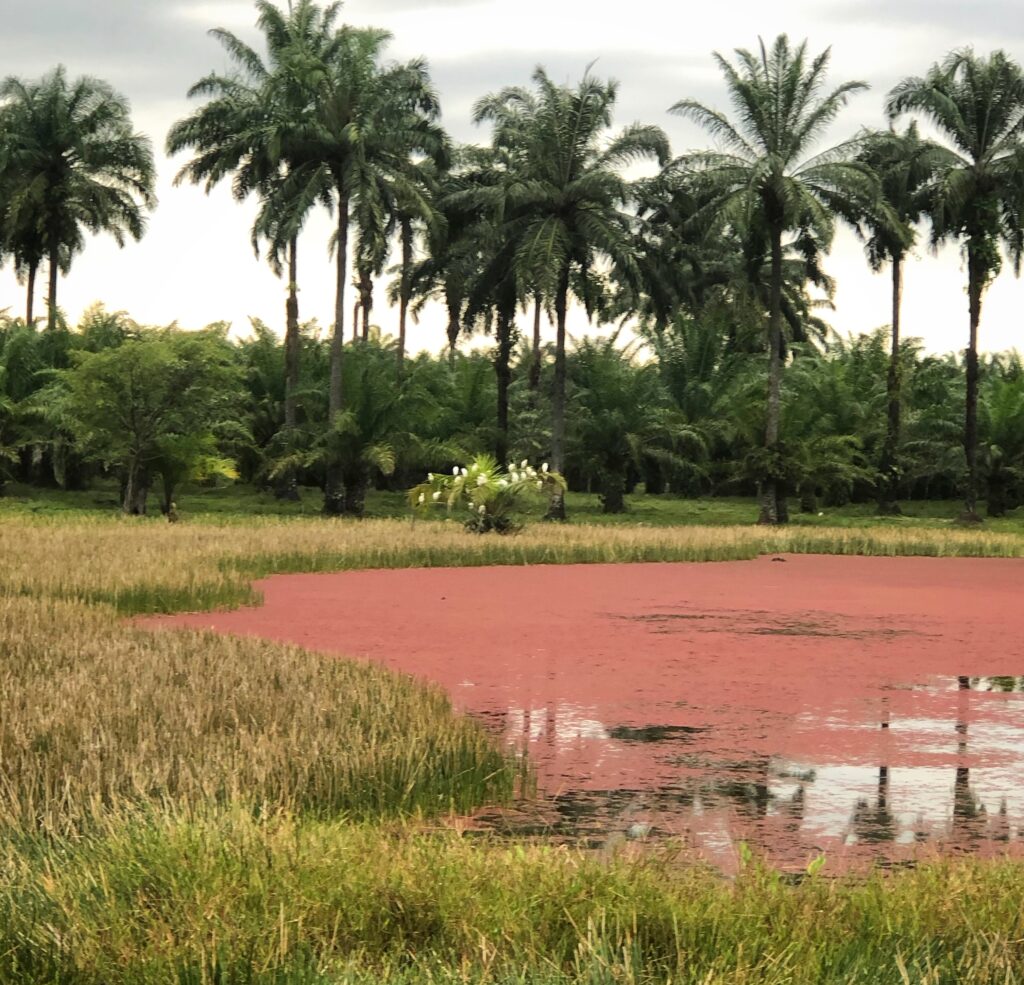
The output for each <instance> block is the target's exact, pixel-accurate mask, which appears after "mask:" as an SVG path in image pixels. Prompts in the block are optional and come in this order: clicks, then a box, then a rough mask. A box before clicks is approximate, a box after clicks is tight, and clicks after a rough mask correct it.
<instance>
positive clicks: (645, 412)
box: [570, 335, 707, 513]
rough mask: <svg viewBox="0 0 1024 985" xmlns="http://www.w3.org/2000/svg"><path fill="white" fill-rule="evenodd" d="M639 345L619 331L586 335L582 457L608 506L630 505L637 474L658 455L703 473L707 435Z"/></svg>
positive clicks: (579, 355) (580, 349)
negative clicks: (642, 359)
mask: <svg viewBox="0 0 1024 985" xmlns="http://www.w3.org/2000/svg"><path fill="white" fill-rule="evenodd" d="M635 354H636V346H635V345H634V346H627V347H626V348H624V349H620V348H618V346H617V338H616V335H612V336H611V337H610V338H608V339H602V340H597V341H595V340H593V339H584V340H583V341H582V342H581V343H580V344H579V345H577V346H576V349H575V351H574V352H573V353H572V355H571V357H570V358H571V361H572V364H573V384H574V386H573V406H574V408H575V409H576V413H575V414H574V415H573V422H572V430H573V432H574V433H573V437H574V439H575V440H574V441H573V448H574V455H572V456H571V458H575V459H576V462H575V463H574V464H576V465H577V467H578V468H579V469H580V471H581V472H584V473H586V474H588V475H590V476H592V477H593V478H594V480H595V482H596V485H597V487H598V491H599V496H600V500H601V506H602V510H603V512H605V513H622V512H624V511H625V509H626V501H625V493H626V489H627V486H628V479H629V474H630V473H631V472H632V473H634V474H635V473H639V472H641V471H642V470H643V469H644V467H645V465H647V464H648V462H649V460H650V459H654V460H656V461H657V462H659V463H660V464H662V465H663V466H665V467H666V468H667V469H669V470H671V471H676V472H682V471H684V470H685V471H690V472H695V473H700V474H703V471H704V470H703V468H702V467H701V464H700V463H701V461H702V460H703V459H704V457H705V455H706V453H707V443H706V440H705V435H704V434H703V433H702V432H701V430H700V429H699V428H694V427H691V426H690V425H689V424H688V422H686V421H685V420H684V418H683V416H682V415H681V414H680V413H679V411H677V410H676V409H675V408H674V407H673V406H672V401H671V399H670V397H669V394H668V392H667V390H666V389H665V386H664V385H663V383H662V379H661V374H660V373H659V370H658V367H657V366H656V365H654V364H653V363H647V364H644V365H637V364H636V362H635Z"/></svg>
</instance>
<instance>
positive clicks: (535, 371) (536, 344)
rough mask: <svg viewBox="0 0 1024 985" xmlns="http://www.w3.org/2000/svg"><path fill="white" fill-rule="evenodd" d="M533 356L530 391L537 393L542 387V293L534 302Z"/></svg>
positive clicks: (536, 296)
mask: <svg viewBox="0 0 1024 985" xmlns="http://www.w3.org/2000/svg"><path fill="white" fill-rule="evenodd" d="M532 356H533V358H532V359H531V360H530V391H531V392H532V393H536V392H537V390H538V389H539V387H540V294H537V295H535V297H534V302H533V353H532Z"/></svg>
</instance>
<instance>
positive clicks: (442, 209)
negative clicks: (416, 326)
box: [409, 151, 482, 367]
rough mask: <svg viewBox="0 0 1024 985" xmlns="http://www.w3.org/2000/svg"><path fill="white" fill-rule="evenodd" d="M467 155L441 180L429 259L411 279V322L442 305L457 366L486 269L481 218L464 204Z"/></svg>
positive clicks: (416, 267) (429, 238)
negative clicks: (474, 290)
mask: <svg viewBox="0 0 1024 985" xmlns="http://www.w3.org/2000/svg"><path fill="white" fill-rule="evenodd" d="M464 157H465V152H461V151H457V152H456V153H455V155H454V158H455V159H454V161H453V162H452V167H450V168H448V169H445V170H442V171H441V172H440V173H439V174H438V176H437V179H436V188H435V192H434V217H433V221H432V222H431V223H430V224H429V225H428V226H427V230H426V234H427V236H426V239H427V242H426V247H427V248H426V255H425V256H424V257H423V258H422V259H421V260H419V261H418V262H417V263H415V264H414V266H413V269H412V271H411V273H410V276H409V289H410V294H411V301H412V309H411V310H412V316H413V318H414V319H415V318H417V317H418V316H419V314H420V312H421V311H422V310H423V307H424V306H425V305H426V304H427V303H428V302H430V301H434V300H437V301H441V302H442V303H443V304H444V306H445V309H446V311H447V315H448V321H447V326H446V334H447V336H448V362H449V365H450V366H452V367H454V366H455V353H456V346H457V344H458V341H459V336H460V334H461V333H462V331H463V328H464V326H465V318H466V306H467V303H468V301H469V295H470V291H471V285H472V284H473V283H474V281H475V279H476V278H477V277H478V276H479V274H480V270H481V266H482V253H481V249H482V243H481V239H480V231H481V229H480V223H479V217H478V216H477V214H476V213H475V211H474V210H473V209H471V208H467V207H466V205H465V204H464V203H462V204H460V197H461V193H464V192H465V191H466V187H467V172H466V169H465V168H464V167H463V166H462V160H463V158H464Z"/></svg>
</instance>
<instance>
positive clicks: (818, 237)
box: [671, 34, 877, 524]
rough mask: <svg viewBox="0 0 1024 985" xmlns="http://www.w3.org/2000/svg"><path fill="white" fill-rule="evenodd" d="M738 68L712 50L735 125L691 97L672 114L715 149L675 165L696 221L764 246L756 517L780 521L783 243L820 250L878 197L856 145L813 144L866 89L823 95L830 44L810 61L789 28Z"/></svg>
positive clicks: (854, 86)
mask: <svg viewBox="0 0 1024 985" xmlns="http://www.w3.org/2000/svg"><path fill="white" fill-rule="evenodd" d="M736 56H737V62H738V64H737V65H735V66H734V65H733V64H731V63H730V62H728V61H727V60H726V59H725V58H723V57H722V56H721V55H720V54H718V53H716V54H715V59H716V61H717V62H718V66H719V68H720V69H721V70H722V73H723V74H724V76H725V81H726V85H727V87H728V90H729V96H730V99H731V101H732V104H733V108H734V111H735V122H733V121H731V120H730V119H729V118H728V117H726V116H725V115H724V114H723V113H720V112H718V111H716V110H713V109H709V108H708V107H706V106H704V105H702V104H701V103H698V102H695V101H693V100H688V99H687V100H682V101H680V102H678V103H676V104H675V105H674V106H673V107H672V108H671V112H673V113H675V114H677V115H679V116H684V117H687V118H689V119H691V120H694V121H695V122H697V123H699V124H700V125H701V126H703V127H704V128H705V129H706V130H707V131H708V132H709V133H711V134H712V135H713V136H714V137H715V138H716V139H717V140H718V141H719V143H720V145H721V149H719V150H714V151H706V152H699V153H694V154H689V155H686V156H685V157H683V158H681V159H680V162H679V163H680V166H681V167H682V168H683V169H685V170H687V171H689V172H692V173H693V174H694V175H695V176H696V177H698V178H699V184H700V185H701V187H702V190H703V192H704V195H705V196H706V197H705V198H704V201H705V204H704V205H703V208H702V210H701V211H702V213H703V218H704V219H706V220H707V221H709V223H710V224H711V226H712V228H717V229H719V230H726V231H728V230H732V231H737V230H740V231H742V232H743V234H744V235H745V236H747V237H750V238H752V239H753V240H754V241H755V242H756V241H757V240H760V241H761V242H762V243H764V244H765V246H766V250H765V252H766V254H767V255H768V257H769V258H770V263H771V268H770V279H769V285H770V290H769V295H770V296H769V302H768V315H769V319H768V400H767V408H766V415H765V417H766V420H765V442H764V445H765V455H764V459H765V460H764V463H763V474H764V480H763V483H762V495H761V514H760V520H761V522H762V523H770V524H775V523H779V522H780V520H784V518H785V516H786V509H785V503H784V496H785V490H784V487H783V486H782V485H781V481H780V480H781V476H783V475H784V474H785V469H784V463H782V462H781V454H780V442H779V435H780V420H781V409H782V403H781V384H782V368H783V304H782V301H783V282H784V274H783V265H784V256H785V240H786V238H787V236H791V237H795V238H796V239H797V240H798V241H804V242H806V243H807V244H808V245H810V244H812V243H813V244H816V248H817V249H820V250H824V249H825V248H826V247H827V245H828V244H829V242H830V241H831V239H832V235H833V232H834V227H835V217H836V215H839V216H844V217H847V218H849V219H851V220H853V219H854V218H855V216H856V214H857V212H858V211H860V212H861V213H863V207H864V204H865V203H866V202H869V201H872V200H874V199H875V198H877V181H876V180H875V179H874V178H873V177H872V175H871V173H870V171H869V170H868V169H867V168H866V167H864V166H863V165H862V164H860V163H858V162H856V161H854V160H853V155H854V152H855V149H856V143H854V142H850V143H848V144H845V145H843V144H840V145H839V146H837V147H832V148H830V149H828V150H824V151H820V150H816V147H815V145H816V143H817V142H818V141H819V139H820V138H821V136H822V134H823V132H824V130H825V129H826V128H827V127H828V126H829V124H831V123H832V122H833V120H835V118H836V116H837V115H838V114H839V113H840V111H841V110H842V109H843V107H845V105H846V103H847V101H848V99H849V97H850V96H851V95H853V94H855V93H857V92H860V91H862V90H863V89H866V88H867V85H866V84H865V83H863V82H846V83H844V84H843V85H840V86H838V87H837V88H835V89H833V90H832V91H831V92H827V93H824V94H823V88H824V85H825V73H826V70H827V68H828V62H829V56H830V52H829V50H826V51H824V52H822V53H821V54H820V55H818V56H817V57H816V58H813V59H811V58H809V57H808V54H807V44H806V42H804V43H801V44H799V45H797V46H796V47H792V46H791V45H790V43H789V39H788V38H787V37H786V35H784V34H783V35H780V36H779V37H778V38H776V40H775V42H774V44H773V45H772V46H771V48H770V49H769V48H767V47H766V46H765V44H764V42H763V41H762V42H761V44H760V47H759V51H758V52H757V53H756V54H755V53H751V52H749V51H746V50H743V49H739V50H737V51H736Z"/></svg>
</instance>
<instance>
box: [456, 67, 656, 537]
mask: <svg viewBox="0 0 1024 985" xmlns="http://www.w3.org/2000/svg"><path fill="white" fill-rule="evenodd" d="M533 83H534V89H535V91H533V92H530V91H528V90H526V89H522V88H511V89H505V90H502V91H501V92H499V93H497V94H494V95H491V96H488V97H485V98H484V99H483V100H481V101H480V102H479V103H478V104H477V106H476V108H475V111H474V118H475V120H476V122H478V123H480V122H484V121H490V122H491V123H493V125H494V135H493V139H492V142H493V145H494V147H495V148H497V149H502V150H504V151H505V152H506V153H507V155H508V168H507V173H506V175H505V176H504V180H502V181H501V182H499V183H497V184H496V185H495V187H494V188H493V189H491V190H490V192H489V195H488V196H486V197H485V199H482V200H486V199H489V201H490V204H491V205H492V206H493V208H494V210H495V215H497V216H498V217H499V219H500V221H501V224H502V227H503V238H505V239H506V240H507V241H508V242H509V243H512V244H514V246H515V249H514V251H513V268H512V269H513V272H514V274H515V276H516V279H517V281H518V282H519V288H518V290H519V293H520V296H529V297H535V296H536V295H537V294H538V293H539V294H540V295H541V296H542V297H545V298H550V300H551V305H552V307H553V309H554V312H555V366H554V393H553V399H552V440H551V461H552V468H553V469H554V470H555V471H557V472H561V471H562V470H563V469H564V467H565V431H566V421H565V412H566V317H567V312H568V306H569V298H570V295H575V297H576V298H577V299H578V300H579V301H581V302H582V304H583V306H584V308H585V309H586V311H587V314H588V316H591V315H592V314H593V313H594V311H595V310H596V308H597V305H598V300H599V297H600V295H601V291H600V289H599V282H600V279H601V278H600V275H599V272H598V267H599V266H600V265H601V264H602V263H607V264H609V265H610V266H611V267H612V268H614V269H615V270H616V271H617V272H618V274H619V276H620V277H622V278H623V279H628V278H633V279H634V280H636V279H638V271H637V265H636V260H635V256H634V252H633V236H632V230H633V225H634V220H633V218H632V217H631V216H629V215H627V213H626V211H625V206H626V204H627V203H628V201H629V199H630V195H631V188H630V185H629V183H628V182H627V181H626V180H625V179H624V178H623V177H622V176H621V174H620V173H619V169H620V168H621V167H622V166H624V165H627V164H631V163H633V162H635V161H638V160H644V159H654V160H656V161H657V162H658V163H659V164H664V163H666V161H667V160H668V156H669V147H668V139H667V138H666V136H665V134H664V132H663V131H662V130H661V129H660V128H659V127H654V126H644V125H640V124H634V125H632V126H630V127H627V128H625V129H624V130H623V131H621V132H620V133H619V134H617V135H615V136H614V137H611V138H610V139H609V135H608V130H609V128H610V127H611V125H612V111H613V109H614V106H615V101H616V98H617V96H618V83H616V82H614V81H607V82H606V81H602V80H600V79H597V78H596V77H594V76H592V75H591V74H590V73H589V71H588V72H587V73H586V74H585V75H584V77H583V79H582V80H581V82H580V83H579V84H578V85H577V86H576V87H575V88H572V87H569V86H561V85H557V84H556V83H555V82H553V81H552V80H551V79H550V78H549V76H548V74H547V73H546V72H545V71H544V69H543V68H537V69H536V71H535V72H534V74H533ZM549 516H550V517H552V518H555V519H562V518H564V517H565V500H564V497H563V496H561V495H558V496H555V497H554V498H553V500H552V504H551V510H550V511H549Z"/></svg>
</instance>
